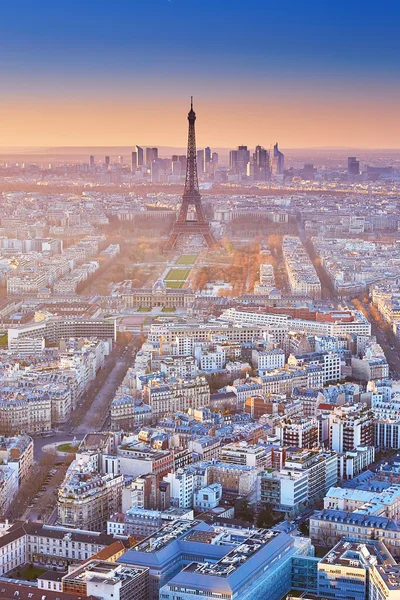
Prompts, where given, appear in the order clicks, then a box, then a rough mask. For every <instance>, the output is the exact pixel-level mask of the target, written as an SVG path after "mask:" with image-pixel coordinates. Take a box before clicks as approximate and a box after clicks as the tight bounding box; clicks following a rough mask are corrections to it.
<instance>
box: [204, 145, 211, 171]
mask: <svg viewBox="0 0 400 600" xmlns="http://www.w3.org/2000/svg"><path fill="white" fill-rule="evenodd" d="M203 162H204V173H207V175H209V174H210V171H211V148H209V147H208V146H207V148H204V157H203Z"/></svg>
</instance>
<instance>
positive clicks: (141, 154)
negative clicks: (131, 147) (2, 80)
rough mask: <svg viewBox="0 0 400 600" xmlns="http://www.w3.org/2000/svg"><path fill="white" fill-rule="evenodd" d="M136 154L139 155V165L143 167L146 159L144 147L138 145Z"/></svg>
mask: <svg viewBox="0 0 400 600" xmlns="http://www.w3.org/2000/svg"><path fill="white" fill-rule="evenodd" d="M136 156H137V166H138V167H141V166H143V165H144V159H143V148H141V147H140V146H136Z"/></svg>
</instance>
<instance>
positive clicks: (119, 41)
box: [0, 0, 400, 142]
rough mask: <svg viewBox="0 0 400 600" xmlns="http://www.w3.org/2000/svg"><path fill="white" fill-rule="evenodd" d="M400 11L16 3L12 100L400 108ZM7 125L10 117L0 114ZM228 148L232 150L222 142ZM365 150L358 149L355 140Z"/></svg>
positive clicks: (223, 2) (305, 1)
mask: <svg viewBox="0 0 400 600" xmlns="http://www.w3.org/2000/svg"><path fill="white" fill-rule="evenodd" d="M399 25H400V3H399V2H395V1H394V0H383V1H381V2H380V3H377V2H371V1H363V2H361V1H359V0H355V1H353V2H351V1H350V2H349V1H346V2H345V1H343V0H333V1H332V0H320V1H316V0H312V1H310V0H287V1H281V2H276V1H270V0H261V1H258V2H257V1H256V0H254V1H252V2H250V1H249V0H247V1H246V0H241V1H239V0H230V1H227V0H215V1H214V2H211V1H210V0H143V1H141V2H139V1H137V0H129V1H128V0H114V2H111V1H110V0H108V1H107V2H106V1H105V0H96V1H95V0H79V1H78V0H70V1H68V2H67V1H63V0H58V1H55V0H52V1H49V0H37V1H36V2H34V1H33V0H21V1H19V2H4V3H3V4H2V9H1V19H0V49H1V55H0V89H1V95H2V97H3V102H5V101H15V102H21V101H22V99H25V101H26V102H29V100H30V101H31V102H41V101H42V100H46V102H48V101H50V100H51V99H53V100H54V101H55V102H61V101H62V100H64V101H67V100H68V101H70V102H72V103H73V102H75V101H77V99H78V98H79V99H80V101H82V102H84V101H85V100H86V101H88V100H90V101H96V99H99V98H100V97H102V98H103V99H105V98H107V99H115V100H116V101H118V102H120V101H121V102H122V100H123V99H124V98H128V97H130V98H132V99H136V100H137V101H138V102H139V103H140V102H146V101H151V102H154V101H155V99H157V98H158V99H159V101H160V102H164V101H167V100H168V99H171V100H172V99H173V100H176V98H177V97H180V96H181V95H182V96H185V98H186V96H187V95H188V94H190V93H194V94H195V95H196V97H199V96H200V97H204V98H207V99H208V102H213V101H214V102H215V103H217V104H218V105H220V104H221V103H223V102H224V100H225V101H229V100H231V99H232V98H234V99H236V101H237V100H238V99H239V98H241V99H242V102H244V103H245V104H244V105H243V106H244V107H245V108H246V110H248V109H249V106H251V102H252V101H253V100H254V101H255V102H257V101H258V100H259V99H261V98H265V99H268V98H273V100H274V102H275V103H278V102H279V100H281V101H282V102H283V103H287V102H290V101H292V102H293V103H294V104H295V103H296V102H297V100H298V101H299V102H308V100H309V98H310V97H311V95H313V98H314V99H319V100H318V101H319V102H320V103H321V106H325V105H326V103H327V102H333V103H334V102H335V100H336V101H338V102H339V101H341V102H342V104H343V103H344V102H345V101H350V100H351V98H353V99H360V102H362V103H365V102H366V97H368V98H370V101H371V103H373V106H374V107H375V110H378V107H379V105H381V106H383V104H382V103H387V102H389V103H394V101H396V102H397V101H398V100H399V87H400V84H399V62H400V41H399V40H400V36H399ZM0 117H1V114H0ZM221 141H222V140H221ZM355 142H356V140H355Z"/></svg>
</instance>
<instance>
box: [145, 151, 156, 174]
mask: <svg viewBox="0 0 400 600" xmlns="http://www.w3.org/2000/svg"><path fill="white" fill-rule="evenodd" d="M157 159H158V148H146V166H147V167H148V168H149V169H150V168H151V163H152V162H153V160H157Z"/></svg>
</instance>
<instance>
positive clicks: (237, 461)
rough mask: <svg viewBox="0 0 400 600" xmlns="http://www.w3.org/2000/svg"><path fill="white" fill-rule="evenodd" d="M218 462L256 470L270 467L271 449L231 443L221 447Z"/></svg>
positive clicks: (242, 443)
mask: <svg viewBox="0 0 400 600" xmlns="http://www.w3.org/2000/svg"><path fill="white" fill-rule="evenodd" d="M220 461H221V462H225V463H229V464H234V465H246V466H248V467H255V468H257V469H262V468H270V467H272V450H271V447H268V446H264V445H254V444H249V443H247V442H244V441H242V442H233V443H231V444H227V445H226V446H222V447H221V452H220Z"/></svg>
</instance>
